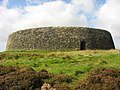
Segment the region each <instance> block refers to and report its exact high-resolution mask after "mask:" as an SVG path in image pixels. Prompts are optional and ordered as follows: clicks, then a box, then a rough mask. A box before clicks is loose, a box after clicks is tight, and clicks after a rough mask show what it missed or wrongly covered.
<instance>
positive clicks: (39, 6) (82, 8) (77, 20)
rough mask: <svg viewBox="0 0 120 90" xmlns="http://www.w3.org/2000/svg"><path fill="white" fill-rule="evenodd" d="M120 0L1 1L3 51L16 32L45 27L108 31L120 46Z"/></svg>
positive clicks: (0, 18)
mask: <svg viewBox="0 0 120 90" xmlns="http://www.w3.org/2000/svg"><path fill="white" fill-rule="evenodd" d="M119 19H120V0H0V51H4V50H5V47H6V43H7V39H8V35H9V34H10V33H12V32H14V31H17V30H21V29H26V28H33V27H45V26H80V27H81V26H82V27H93V28H94V27H95V28H101V29H106V30H108V31H109V32H110V33H111V34H112V36H113V39H114V43H115V47H116V49H120V20H119Z"/></svg>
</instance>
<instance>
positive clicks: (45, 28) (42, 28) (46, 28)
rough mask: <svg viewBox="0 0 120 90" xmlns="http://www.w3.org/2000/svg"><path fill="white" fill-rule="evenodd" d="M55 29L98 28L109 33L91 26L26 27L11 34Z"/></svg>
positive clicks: (86, 29) (85, 29)
mask: <svg viewBox="0 0 120 90" xmlns="http://www.w3.org/2000/svg"><path fill="white" fill-rule="evenodd" d="M54 29H61V30H64V29H65V30H66V29H81V31H82V30H84V31H88V30H95V31H96V30H97V31H98V32H99V31H100V32H107V33H109V32H108V31H107V30H104V29H98V28H89V27H38V28H29V29H24V30H18V31H16V32H13V33H11V34H10V35H12V34H15V33H22V32H26V31H28V30H29V31H36V30H39V31H46V32H47V31H48V30H54Z"/></svg>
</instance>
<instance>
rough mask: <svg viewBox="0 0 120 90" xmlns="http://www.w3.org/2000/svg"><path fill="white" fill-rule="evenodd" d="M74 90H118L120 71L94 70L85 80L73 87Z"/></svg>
mask: <svg viewBox="0 0 120 90" xmlns="http://www.w3.org/2000/svg"><path fill="white" fill-rule="evenodd" d="M75 90H120V71H119V70H113V69H105V68H102V69H96V70H94V71H92V72H91V73H90V74H89V75H88V77H87V79H86V80H83V81H81V82H80V83H78V84H77V85H76V86H75Z"/></svg>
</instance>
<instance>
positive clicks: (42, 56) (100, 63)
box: [0, 50, 120, 78]
mask: <svg viewBox="0 0 120 90" xmlns="http://www.w3.org/2000/svg"><path fill="white" fill-rule="evenodd" d="M0 65H4V66H19V67H32V68H33V69H34V70H36V71H39V70H41V69H46V70H48V71H49V72H50V73H54V74H60V73H64V74H66V75H70V76H73V77H77V78H83V77H84V76H85V75H86V74H87V73H88V72H89V71H90V70H92V69H96V68H102V67H105V68H114V69H120V51H119V50H86V51H21V52H15V51H13V52H0Z"/></svg>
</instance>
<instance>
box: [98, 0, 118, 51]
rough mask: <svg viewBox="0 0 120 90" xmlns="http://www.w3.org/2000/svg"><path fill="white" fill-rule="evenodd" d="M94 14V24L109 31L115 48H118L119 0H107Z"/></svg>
mask: <svg viewBox="0 0 120 90" xmlns="http://www.w3.org/2000/svg"><path fill="white" fill-rule="evenodd" d="M96 16H97V19H96V26H97V27H99V28H104V29H107V30H108V31H110V32H111V33H112V35H113V38H114V41H115V46H116V48H117V49H120V21H119V17H120V0H107V2H106V4H104V5H103V6H102V7H101V8H100V10H99V11H98V12H97V14H96Z"/></svg>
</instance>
